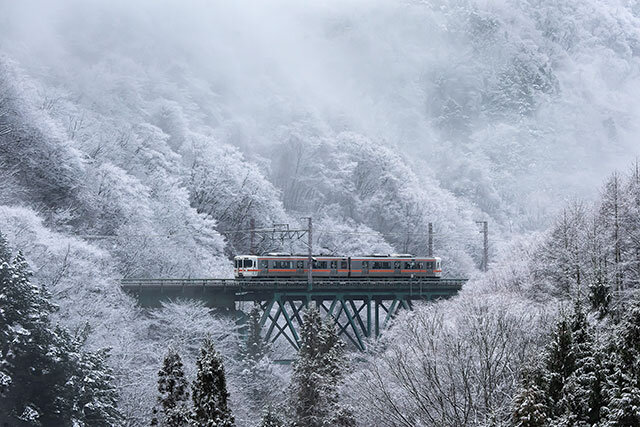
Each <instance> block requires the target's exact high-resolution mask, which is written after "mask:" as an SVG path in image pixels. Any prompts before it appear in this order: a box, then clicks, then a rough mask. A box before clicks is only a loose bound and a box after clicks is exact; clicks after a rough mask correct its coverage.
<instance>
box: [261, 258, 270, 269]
mask: <svg viewBox="0 0 640 427" xmlns="http://www.w3.org/2000/svg"><path fill="white" fill-rule="evenodd" d="M260 264H261V267H262V268H263V269H264V270H268V269H269V261H268V260H266V259H263V260H262V261H260Z"/></svg>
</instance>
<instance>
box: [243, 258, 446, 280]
mask: <svg viewBox="0 0 640 427" xmlns="http://www.w3.org/2000/svg"><path fill="white" fill-rule="evenodd" d="M312 260H313V261H312V262H313V268H312V276H313V277H314V278H326V279H338V278H344V279H347V278H359V279H363V278H434V279H438V278H441V277H442V267H441V265H440V262H441V260H440V258H438V257H417V256H414V255H411V254H375V255H367V256H353V257H348V256H325V255H314V256H313V257H312ZM308 265H309V256H308V255H292V254H287V253H269V254H266V255H238V256H236V257H234V269H233V271H234V275H235V277H236V279H266V278H286V279H304V278H306V277H307V276H308V272H309V270H308Z"/></svg>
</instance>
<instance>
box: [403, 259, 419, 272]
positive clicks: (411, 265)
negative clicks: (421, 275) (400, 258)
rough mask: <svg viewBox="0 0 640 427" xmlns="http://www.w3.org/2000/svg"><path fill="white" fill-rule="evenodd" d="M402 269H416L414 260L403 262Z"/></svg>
mask: <svg viewBox="0 0 640 427" xmlns="http://www.w3.org/2000/svg"><path fill="white" fill-rule="evenodd" d="M404 269H405V270H415V269H416V263H415V261H410V262H405V263H404Z"/></svg>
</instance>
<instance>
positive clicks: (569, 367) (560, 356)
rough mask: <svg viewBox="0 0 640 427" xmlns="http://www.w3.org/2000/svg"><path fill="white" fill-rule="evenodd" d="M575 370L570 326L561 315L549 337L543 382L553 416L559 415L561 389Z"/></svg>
mask: <svg viewBox="0 0 640 427" xmlns="http://www.w3.org/2000/svg"><path fill="white" fill-rule="evenodd" d="M574 370H575V358H574V353H573V347H572V336H571V324H570V321H569V319H568V318H567V316H566V315H563V316H562V317H561V318H560V320H559V321H558V323H557V324H556V328H555V330H554V331H553V333H552V335H551V342H550V343H549V345H548V346H547V350H546V358H545V369H544V378H543V379H544V382H545V383H546V391H547V395H548V397H549V400H550V402H551V404H552V408H551V409H552V411H551V413H552V414H553V415H558V416H559V415H561V413H562V407H561V406H560V405H559V403H560V400H561V399H562V389H563V387H564V384H565V382H566V381H567V378H569V376H570V375H571V374H572V373H573V371H574Z"/></svg>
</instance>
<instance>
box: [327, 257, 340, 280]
mask: <svg viewBox="0 0 640 427" xmlns="http://www.w3.org/2000/svg"><path fill="white" fill-rule="evenodd" d="M329 274H330V275H331V277H336V276H337V275H338V260H337V259H334V260H331V261H329Z"/></svg>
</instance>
